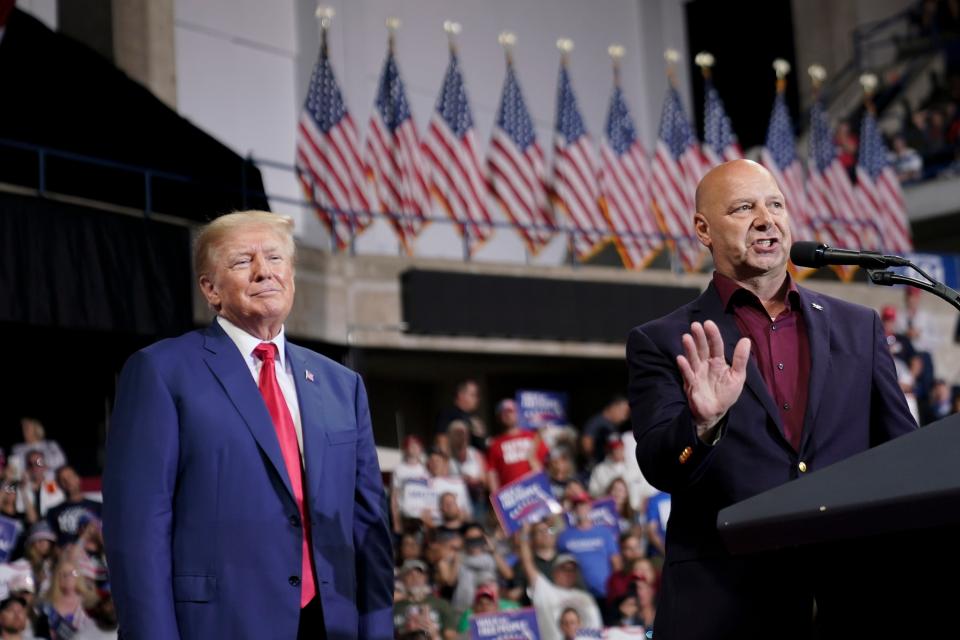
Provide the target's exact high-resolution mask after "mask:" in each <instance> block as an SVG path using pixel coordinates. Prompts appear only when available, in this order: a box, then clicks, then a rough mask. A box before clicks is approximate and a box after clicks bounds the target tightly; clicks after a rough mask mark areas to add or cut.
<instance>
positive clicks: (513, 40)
mask: <svg viewBox="0 0 960 640" xmlns="http://www.w3.org/2000/svg"><path fill="white" fill-rule="evenodd" d="M497 42H499V43H500V46H501V47H503V52H504V54H505V55H506V56H507V64H513V45H515V44H517V34H515V33H514V32H512V31H501V32H500V35H498V36H497Z"/></svg>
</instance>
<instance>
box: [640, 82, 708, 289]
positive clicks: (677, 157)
mask: <svg viewBox="0 0 960 640" xmlns="http://www.w3.org/2000/svg"><path fill="white" fill-rule="evenodd" d="M652 168H653V198H654V201H655V202H656V207H657V211H658V213H659V216H660V225H661V228H662V229H663V231H664V233H666V236H667V241H668V242H669V243H670V245H671V246H672V247H673V249H674V251H675V252H676V255H677V257H678V258H679V259H680V263H681V264H682V265H683V268H684V269H685V270H686V271H696V270H697V269H699V268H700V265H701V264H702V262H703V258H704V256H705V255H706V251H705V248H704V247H703V245H702V244H700V240H698V239H697V236H696V234H695V233H694V230H693V215H694V213H695V212H696V209H697V205H696V201H695V194H696V191H697V183H698V182H700V178H702V177H703V175H704V174H705V173H706V172H707V170H708V168H709V163H708V161H707V159H706V157H705V156H704V155H703V151H702V150H701V148H700V143H699V142H698V141H697V138H696V136H695V135H694V134H693V129H692V128H691V127H690V121H689V120H687V114H686V113H684V111H683V104H682V103H681V102H680V94H679V93H677V89H676V87H674V86H673V85H671V86H670V88H669V89H668V90H667V98H666V100H665V101H664V103H663V111H662V112H661V114H660V134H659V136H658V138H657V148H656V151H655V152H654V155H653V162H652Z"/></svg>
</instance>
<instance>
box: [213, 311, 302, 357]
mask: <svg viewBox="0 0 960 640" xmlns="http://www.w3.org/2000/svg"><path fill="white" fill-rule="evenodd" d="M217 323H219V324H220V326H221V327H222V328H223V331H224V333H226V334H227V336H228V337H229V338H230V339H231V340H233V344H235V345H237V349H239V350H240V353H241V355H243V357H244V358H256V356H254V355H253V350H254V349H256V348H257V345H258V344H260V343H261V342H270V343H273V344H275V345H277V357H278V358H279V362H280V366H281V368H283V369H286V368H287V361H286V346H287V340H286V338H285V337H284V333H283V330H284V327H283V326H282V325H281V326H280V331H278V332H277V335H275V336H274V337H273V339H272V340H261V339H260V338H258V337H257V336H254V335H250V334H249V333H247V332H246V331H244V330H243V329H241V328H240V327H238V326H237V325H235V324H233V323H232V322H230V321H229V320H227V319H226V318H224V317H223V316H217Z"/></svg>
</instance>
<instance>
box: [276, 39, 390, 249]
mask: <svg viewBox="0 0 960 640" xmlns="http://www.w3.org/2000/svg"><path fill="white" fill-rule="evenodd" d="M358 140H359V138H358V136H357V128H356V126H355V125H354V123H353V119H352V118H351V117H350V113H349V112H348V111H347V107H346V105H345V104H344V103H343V97H342V96H341V95H340V87H338V86H337V80H336V78H335V77H334V76H333V68H332V67H331V66H330V58H329V57H328V55H327V31H326V29H324V30H323V31H322V35H321V42H320V57H319V59H318V60H317V65H316V66H315V67H314V68H313V76H312V77H311V78H310V89H309V90H308V91H307V99H306V102H305V103H304V105H303V111H302V112H301V113H300V121H299V123H298V125H297V145H296V152H297V158H296V163H295V164H296V168H297V177H298V178H299V179H300V183H301V184H302V185H303V188H304V191H305V192H306V194H307V198H308V199H309V200H310V201H311V202H312V203H313V206H314V209H315V210H316V212H317V215H318V216H320V220H321V221H322V222H323V223H324V225H325V226H326V227H327V229H328V230H329V231H330V234H331V236H333V238H334V240H335V241H336V243H337V247H338V248H339V249H343V248H345V247H347V246H348V245H349V244H350V241H351V238H352V237H354V236H355V235H356V234H358V233H360V232H361V231H363V230H364V229H366V228H367V227H368V226H369V225H370V223H371V222H372V219H371V217H370V201H369V199H368V196H367V192H366V188H367V182H366V176H365V168H364V164H363V160H362V159H361V158H360V143H359V142H358Z"/></svg>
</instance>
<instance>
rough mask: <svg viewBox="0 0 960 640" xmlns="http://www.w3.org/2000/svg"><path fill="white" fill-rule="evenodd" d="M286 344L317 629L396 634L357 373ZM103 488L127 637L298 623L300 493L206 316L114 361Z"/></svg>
mask: <svg viewBox="0 0 960 640" xmlns="http://www.w3.org/2000/svg"><path fill="white" fill-rule="evenodd" d="M286 353H287V356H288V358H289V360H290V363H291V366H292V368H293V375H294V379H295V380H296V387H297V395H298V399H299V404H300V414H301V419H302V425H303V450H304V462H305V467H306V477H305V483H306V494H307V502H308V505H307V513H308V514H309V516H310V518H311V522H312V543H313V554H314V559H315V563H316V574H317V576H316V577H317V587H318V595H319V597H320V598H321V599H322V603H323V610H324V618H325V624H326V628H327V636H328V637H329V638H331V639H333V638H337V639H339V638H392V637H393V626H392V605H393V568H392V567H393V563H392V560H391V540H390V534H389V530H388V526H387V521H386V511H385V508H384V506H385V500H384V492H383V484H382V480H381V476H380V469H379V465H378V463H377V457H376V450H375V447H374V442H373V433H372V429H371V424H370V413H369V409H368V406H367V397H366V392H365V390H364V387H363V383H362V381H361V379H360V377H359V376H358V375H357V374H356V373H354V372H353V371H350V370H349V369H346V368H345V367H342V366H340V365H338V364H336V363H334V362H333V361H331V360H329V359H327V358H324V357H323V356H320V355H318V354H316V353H314V352H312V351H309V350H307V349H303V348H301V347H297V346H295V345H293V344H290V343H289V342H288V343H287V347H286ZM310 378H312V379H310ZM103 495H104V505H103V521H104V540H105V543H106V551H107V558H108V562H109V566H110V574H111V580H112V587H113V594H114V598H115V600H116V604H117V610H118V613H119V616H120V624H121V631H122V634H123V637H124V638H125V639H126V638H129V639H140V638H145V639H146V638H156V639H157V640H170V639H174V638H184V639H188V638H197V639H204V640H209V639H212V638H251V639H252V638H258V639H259V638H281V639H283V638H290V639H292V638H295V637H296V636H297V626H298V621H299V614H300V587H299V586H297V585H294V584H291V583H294V582H296V580H295V579H292V578H294V577H299V576H300V573H301V548H302V547H301V541H302V538H301V535H302V533H301V527H300V522H299V517H298V515H297V513H298V512H297V507H296V503H295V501H294V498H293V493H292V491H291V487H290V480H289V478H288V477H287V473H286V470H285V468H284V463H283V458H282V456H281V453H280V445H279V443H278V441H277V436H276V433H275V431H274V427H273V422H272V421H271V419H270V415H269V414H268V412H267V409H266V405H265V404H264V402H263V398H262V396H261V395H260V391H259V389H258V388H257V385H256V382H255V381H254V380H253V377H252V376H251V375H250V371H249V369H248V367H247V365H246V363H245V362H244V359H243V357H242V356H241V355H240V352H239V351H238V349H237V348H236V345H235V344H234V343H233V342H232V341H231V340H230V338H229V337H228V336H227V335H226V334H225V333H224V331H223V330H222V329H221V328H220V326H219V325H218V324H217V323H216V322H214V323H213V324H212V325H211V326H210V327H209V328H207V329H205V330H200V331H194V332H191V333H188V334H185V335H183V336H180V337H178V338H173V339H170V340H164V341H161V342H158V343H156V344H154V345H152V346H150V347H148V348H146V349H143V350H142V351H139V352H137V353H136V354H134V355H133V356H132V357H131V358H130V360H129V361H128V362H127V364H126V365H125V366H124V369H123V372H122V374H121V376H120V383H119V388H118V391H117V401H116V407H115V410H114V414H113V419H112V421H111V427H110V432H109V434H108V438H107V462H106V469H105V472H104V477H103Z"/></svg>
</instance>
